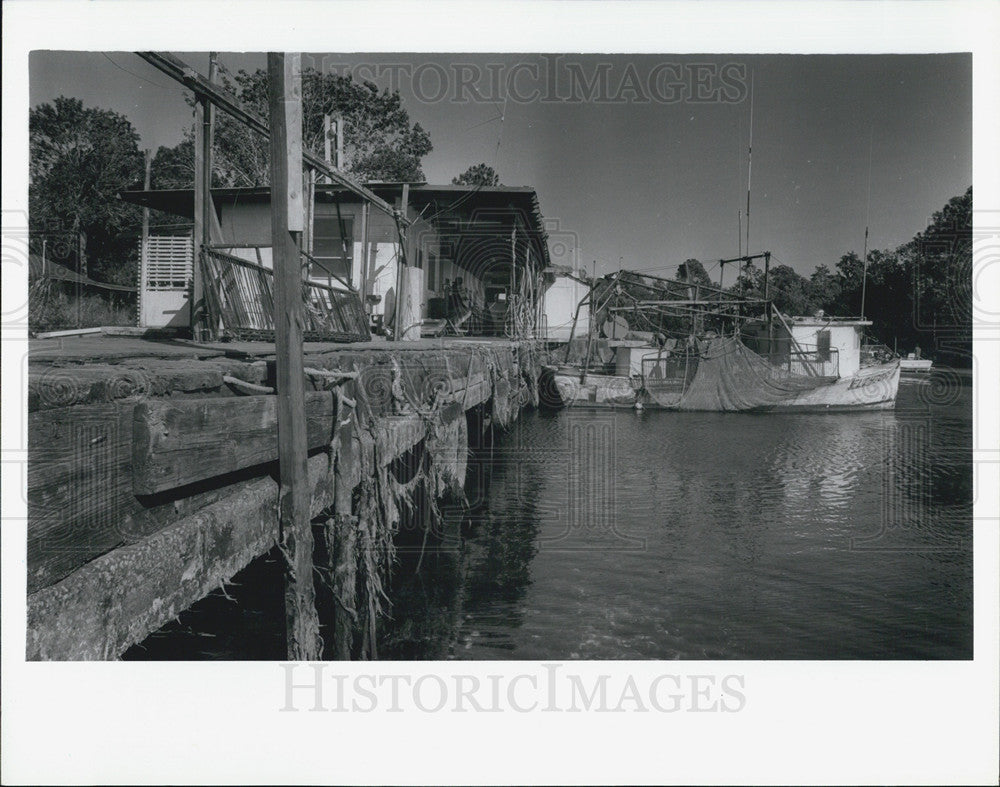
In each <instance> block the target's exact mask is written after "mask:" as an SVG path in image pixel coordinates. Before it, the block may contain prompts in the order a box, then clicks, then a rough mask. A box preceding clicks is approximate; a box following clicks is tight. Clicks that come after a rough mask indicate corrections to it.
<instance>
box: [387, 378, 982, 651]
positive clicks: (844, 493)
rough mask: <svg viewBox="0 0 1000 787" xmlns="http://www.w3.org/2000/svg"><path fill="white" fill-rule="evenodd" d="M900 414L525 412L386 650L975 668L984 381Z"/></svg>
mask: <svg viewBox="0 0 1000 787" xmlns="http://www.w3.org/2000/svg"><path fill="white" fill-rule="evenodd" d="M957 382H958V381H957V378H945V379H942V378H938V379H936V380H935V381H934V382H926V381H924V382H913V383H911V382H908V381H904V382H903V384H902V385H901V388H900V395H899V401H898V403H897V409H896V410H895V411H888V412H873V413H853V414H839V415H823V414H797V415H788V414H782V415H745V414H714V413H708V414H702V413H663V412H653V411H646V412H643V413H634V412H631V411H621V412H617V413H610V412H601V411H593V410H592V411H563V412H559V413H554V414H546V413H526V414H525V415H524V416H523V418H522V420H521V421H520V423H519V424H518V426H517V427H516V428H515V429H514V430H513V431H512V432H511V433H509V434H508V435H506V436H505V437H504V438H503V439H502V440H501V441H498V444H497V446H496V450H495V452H494V459H493V462H492V464H491V466H490V469H491V470H492V477H491V483H490V484H489V488H488V491H487V492H486V493H485V494H484V495H483V497H482V500H481V503H482V505H481V508H480V509H479V510H476V511H473V512H472V513H471V514H470V515H469V516H468V517H467V521H466V523H465V526H466V528H467V537H466V539H465V540H464V543H462V544H461V545H455V547H454V549H452V551H451V552H447V551H442V552H438V553H432V554H431V555H427V556H425V558H424V562H423V566H422V570H421V576H416V575H414V574H413V573H412V566H411V565H410V563H411V562H412V561H410V562H408V561H407V560H406V559H405V558H404V561H403V563H402V565H401V567H400V572H399V575H400V578H399V579H400V581H399V589H400V592H401V598H400V601H399V602H398V603H397V607H396V612H395V618H396V620H395V622H394V626H393V630H392V631H391V632H390V633H389V635H388V636H387V637H386V640H387V642H386V643H385V644H384V646H383V649H382V654H381V655H382V656H383V657H390V658H391V657H399V658H460V659H566V658H582V659H647V658H648V659H726V658H747V659H772V658H808V659H841V658H848V659H879V658H934V659H936V658H971V656H972V528H971V513H972V496H973V487H972V468H971V388H970V387H962V386H960V385H957V384H956V383H957Z"/></svg>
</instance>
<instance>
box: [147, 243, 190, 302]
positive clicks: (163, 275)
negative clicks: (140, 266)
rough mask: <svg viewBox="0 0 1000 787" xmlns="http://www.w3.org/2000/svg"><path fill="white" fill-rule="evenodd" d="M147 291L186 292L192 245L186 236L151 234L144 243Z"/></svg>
mask: <svg viewBox="0 0 1000 787" xmlns="http://www.w3.org/2000/svg"><path fill="white" fill-rule="evenodd" d="M145 266H146V275H145V289H147V290H171V291H178V290H187V289H188V288H189V287H190V286H191V275H192V271H193V269H194V246H193V245H192V243H191V238H190V237H188V236H179V237H174V236H167V235H153V236H150V237H149V238H148V239H147V241H146V259H145Z"/></svg>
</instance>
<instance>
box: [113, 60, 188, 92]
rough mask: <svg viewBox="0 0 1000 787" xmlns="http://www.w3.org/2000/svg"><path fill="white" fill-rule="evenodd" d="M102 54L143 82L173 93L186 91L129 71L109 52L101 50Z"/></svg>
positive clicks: (119, 68)
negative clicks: (113, 58) (112, 57)
mask: <svg viewBox="0 0 1000 787" xmlns="http://www.w3.org/2000/svg"><path fill="white" fill-rule="evenodd" d="M101 55H102V56H103V57H104V59H105V60H107V61H108V62H109V63H110V64H111V65H113V66H114V67H115V68H117V69H118V70H119V71H124V72H125V73H126V74H129V75H130V76H134V77H135V78H136V79H139V80H141V81H143V82H145V83H147V84H149V85H152V86H153V87H158V88H159V89H160V90H167V91H169V92H171V93H180V94H181V95H184V91H183V90H181V89H179V88H175V87H169V86H167V85H160V84H158V83H156V82H153V81H152V80H150V79H146V77H141V76H139V75H138V74H137V73H135V72H134V71H129V70H128V69H127V68H125V66H122V65H119V64H118V63H116V62H115V61H114V60H112V59H111V56H110V55H108V53H107V52H101Z"/></svg>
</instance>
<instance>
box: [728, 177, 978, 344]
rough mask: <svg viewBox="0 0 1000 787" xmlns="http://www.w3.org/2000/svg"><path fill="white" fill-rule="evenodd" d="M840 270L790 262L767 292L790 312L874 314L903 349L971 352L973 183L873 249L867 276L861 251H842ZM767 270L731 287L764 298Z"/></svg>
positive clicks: (880, 329)
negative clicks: (916, 228) (922, 223)
mask: <svg viewBox="0 0 1000 787" xmlns="http://www.w3.org/2000/svg"><path fill="white" fill-rule="evenodd" d="M835 267H836V271H835V272H834V271H831V270H830V269H829V268H828V267H827V266H826V265H819V266H817V268H816V269H815V270H814V271H813V273H812V275H811V276H810V277H809V278H808V279H807V278H805V277H804V276H801V275H799V274H798V273H796V272H795V271H794V270H793V269H792V268H790V267H789V266H787V265H777V266H776V267H772V268H771V271H770V281H769V295H770V296H771V298H773V300H774V303H775V305H776V306H777V307H778V308H779V309H780V310H781V311H782V312H784V313H786V314H814V313H816V312H817V311H818V310H820V309H822V310H823V311H824V312H825V313H826V314H829V315H836V316H859V315H860V314H861V313H862V302H861V301H862V290H864V315H865V317H867V318H868V319H870V320H871V321H872V323H873V324H872V327H871V329H870V334H872V338H874V339H877V340H878V341H881V342H882V343H884V344H887V345H889V346H890V347H891V346H893V345H894V344H896V345H897V346H898V347H899V349H900V351H901V352H909V351H912V350H913V348H914V347H915V346H916V345H918V344H919V345H921V346H922V347H923V348H924V349H925V352H927V351H930V352H932V353H935V354H936V355H937V356H939V357H940V358H941V359H942V360H943V361H945V362H947V363H954V364H962V363H968V362H969V360H970V359H971V352H972V304H971V298H972V293H971V287H972V188H971V187H970V188H969V189H968V190H967V191H966V192H965V193H964V194H963V195H961V196H957V197H953V198H952V199H951V200H949V201H948V204H947V205H945V206H944V207H943V208H942V209H941V210H940V211H937V212H936V213H934V215H933V216H932V217H931V221H930V223H929V224H928V226H927V227H926V228H925V229H924V231H923V232H919V233H917V235H916V236H914V238H913V239H912V240H910V241H908V242H907V243H904V244H902V245H900V246H898V247H897V248H895V249H886V250H879V249H873V250H872V251H870V252H869V253H868V270H867V283H865V278H866V277H865V265H864V262H863V261H862V259H861V257H860V255H858V254H857V253H855V252H853V251H851V252H848V253H847V254H844V255H843V256H841V258H840V260H838V261H837V263H836V266H835ZM763 283H764V282H763V271H762V270H760V268H758V267H757V266H752V267H750V268H748V269H746V270H745V271H744V272H743V273H742V274H741V276H740V277H739V278H738V280H737V282H736V283H735V284H733V285H732V286H731V287H730V288H729V291H730V292H733V293H737V294H745V295H746V296H747V297H763V292H764V287H763Z"/></svg>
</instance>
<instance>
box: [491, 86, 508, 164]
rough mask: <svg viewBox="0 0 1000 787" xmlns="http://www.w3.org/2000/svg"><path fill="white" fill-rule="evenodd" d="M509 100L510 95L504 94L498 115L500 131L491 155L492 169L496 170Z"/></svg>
mask: <svg viewBox="0 0 1000 787" xmlns="http://www.w3.org/2000/svg"><path fill="white" fill-rule="evenodd" d="M509 98H510V93H509V92H506V93H505V94H504V97H503V111H502V112H501V113H500V130H499V131H498V132H497V147H496V150H495V151H494V153H493V168H494V169H498V168H499V167H500V143H501V142H502V141H503V122H504V120H505V119H506V117H507V99H509Z"/></svg>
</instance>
